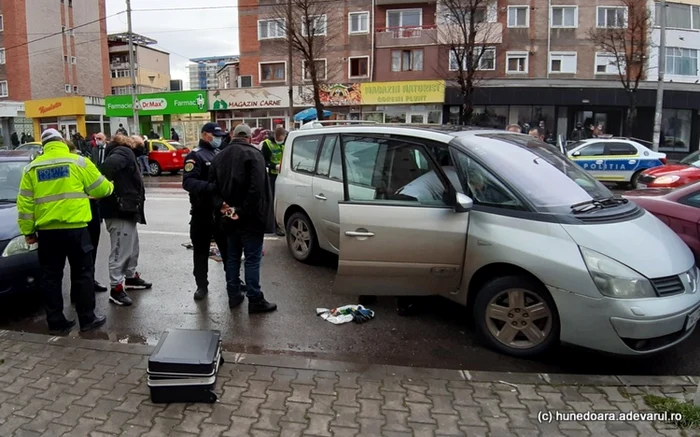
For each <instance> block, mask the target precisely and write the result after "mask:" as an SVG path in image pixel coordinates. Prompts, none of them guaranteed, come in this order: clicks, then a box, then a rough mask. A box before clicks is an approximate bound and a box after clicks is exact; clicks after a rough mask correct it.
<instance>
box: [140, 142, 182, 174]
mask: <svg viewBox="0 0 700 437" xmlns="http://www.w3.org/2000/svg"><path fill="white" fill-rule="evenodd" d="M147 145H148V166H149V172H150V174H151V176H159V175H160V174H161V173H163V172H164V171H169V172H170V173H171V174H177V173H178V172H179V171H180V170H182V168H183V167H184V165H185V157H186V156H187V154H188V153H190V149H188V148H187V147H185V146H183V145H182V144H180V143H176V142H174V141H165V140H148V142H147Z"/></svg>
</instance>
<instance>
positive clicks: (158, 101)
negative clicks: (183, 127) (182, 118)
mask: <svg viewBox="0 0 700 437" xmlns="http://www.w3.org/2000/svg"><path fill="white" fill-rule="evenodd" d="M136 98H137V102H136V105H137V106H136V107H137V109H138V110H139V114H140V115H169V114H196V113H203V112H207V111H208V107H207V93H206V91H176V92H171V93H153V94H139V95H137V96H136ZM132 107H133V101H132V98H131V96H128V95H127V96H107V97H105V112H106V115H107V116H109V117H131V116H132V115H133V112H132Z"/></svg>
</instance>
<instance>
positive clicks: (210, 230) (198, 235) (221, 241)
mask: <svg viewBox="0 0 700 437" xmlns="http://www.w3.org/2000/svg"><path fill="white" fill-rule="evenodd" d="M212 239H213V240H214V241H216V245H217V247H218V248H219V252H221V259H222V260H223V262H224V270H226V255H227V253H228V250H227V249H228V245H227V242H226V236H225V235H224V233H223V231H222V230H221V226H220V224H219V223H217V222H216V221H215V220H214V218H213V216H212V215H193V216H192V220H190V240H192V252H193V254H192V256H193V261H194V271H193V274H194V280H195V282H196V284H197V288H200V287H201V288H207V287H208V286H209V279H208V273H209V248H210V247H211V240H212Z"/></svg>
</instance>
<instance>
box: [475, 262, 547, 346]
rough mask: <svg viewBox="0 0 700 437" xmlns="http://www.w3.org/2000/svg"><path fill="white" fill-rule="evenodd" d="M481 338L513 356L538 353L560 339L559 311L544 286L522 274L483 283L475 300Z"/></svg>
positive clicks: (477, 324)
mask: <svg viewBox="0 0 700 437" xmlns="http://www.w3.org/2000/svg"><path fill="white" fill-rule="evenodd" d="M474 319H475V320H476V327H477V330H478V331H479V334H480V337H481V338H482V339H483V340H484V341H485V342H486V343H487V344H489V346H491V347H492V348H493V349H496V350H497V351H499V352H501V353H504V354H508V355H512V356H516V357H531V356H535V355H540V354H542V353H544V352H546V351H547V350H549V349H550V348H552V347H553V346H554V345H555V344H557V343H558V342H559V326H560V325H559V314H558V312H557V309H556V306H555V304H554V300H553V299H552V297H551V296H550V295H549V292H547V290H546V289H544V287H543V286H541V285H539V284H537V283H535V282H534V281H533V280H531V279H529V278H527V277H524V276H506V277H502V278H496V279H494V280H492V281H490V282H488V283H486V284H485V285H484V286H483V287H482V288H481V290H479V292H478V294H477V296H476V300H475V302H474Z"/></svg>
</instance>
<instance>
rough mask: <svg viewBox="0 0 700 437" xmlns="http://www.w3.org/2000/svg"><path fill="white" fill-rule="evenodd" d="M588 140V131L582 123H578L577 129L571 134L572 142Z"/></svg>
mask: <svg viewBox="0 0 700 437" xmlns="http://www.w3.org/2000/svg"><path fill="white" fill-rule="evenodd" d="M584 139H586V131H585V130H584V129H583V124H582V123H581V122H578V123H576V127H575V128H574V130H573V131H572V132H571V141H581V140H584Z"/></svg>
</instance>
